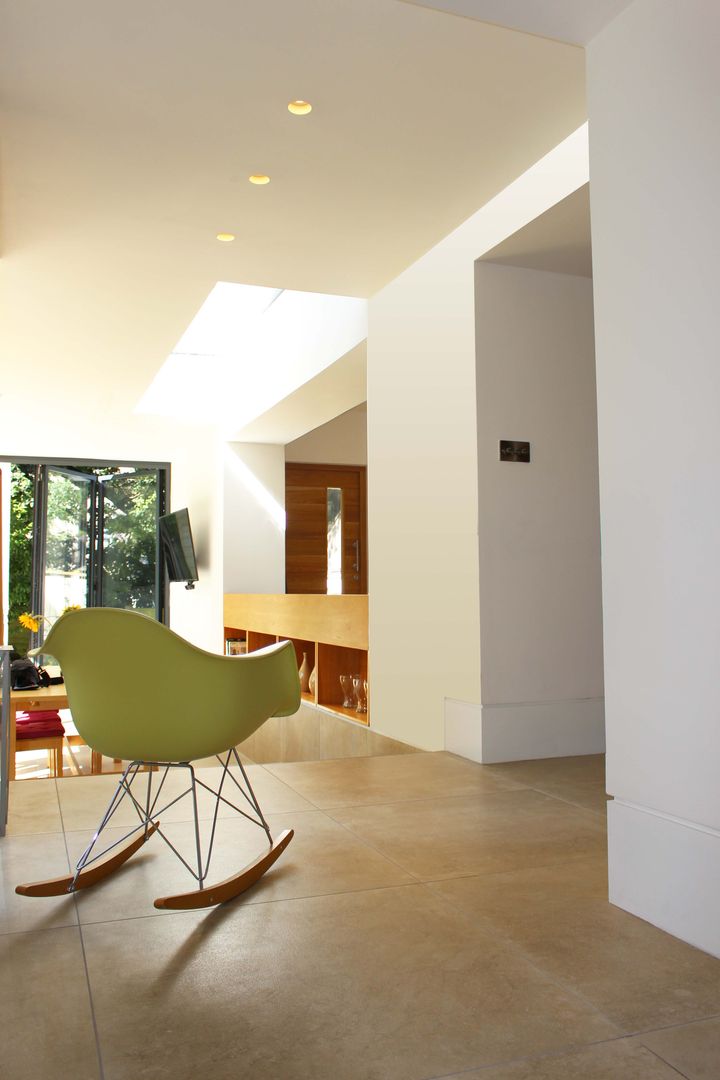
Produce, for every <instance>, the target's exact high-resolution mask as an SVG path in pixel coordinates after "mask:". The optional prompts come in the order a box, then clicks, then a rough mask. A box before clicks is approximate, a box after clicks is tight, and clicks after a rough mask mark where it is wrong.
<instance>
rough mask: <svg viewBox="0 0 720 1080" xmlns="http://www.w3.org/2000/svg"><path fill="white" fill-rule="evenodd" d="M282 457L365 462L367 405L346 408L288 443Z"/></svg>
mask: <svg viewBox="0 0 720 1080" xmlns="http://www.w3.org/2000/svg"><path fill="white" fill-rule="evenodd" d="M285 460H286V461H303V462H311V463H313V464H318V465H367V405H366V404H362V405H357V406H356V407H355V408H354V409H348V411H347V412H344V413H342V414H341V415H340V416H336V417H335V419H334V420H329V421H328V423H327V424H321V425H320V427H316V428H314V429H313V430H312V431H308V433H307V435H302V436H301V437H300V438H299V439H295V440H293V442H290V443H288V444H287V446H286V447H285Z"/></svg>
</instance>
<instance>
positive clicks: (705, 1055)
mask: <svg viewBox="0 0 720 1080" xmlns="http://www.w3.org/2000/svg"><path fill="white" fill-rule="evenodd" d="M634 1041H636V1042H638V1043H640V1044H642V1045H643V1046H647V1047H648V1048H649V1049H650V1050H652V1051H653V1053H655V1054H657V1055H658V1057H661V1058H662V1059H663V1061H666V1062H668V1064H669V1065H672V1066H674V1067H675V1068H676V1069H677V1070H678V1071H679V1072H680V1073H682V1075H683V1076H685V1077H687V1080H718V1077H720V1017H715V1018H714V1019H713V1020H699V1021H698V1022H697V1023H694V1024H683V1026H682V1027H670V1028H665V1029H664V1030H662V1031H650V1032H646V1033H645V1034H643V1035H638V1036H637V1039H636V1040H634Z"/></svg>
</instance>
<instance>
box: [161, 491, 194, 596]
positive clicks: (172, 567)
mask: <svg viewBox="0 0 720 1080" xmlns="http://www.w3.org/2000/svg"><path fill="white" fill-rule="evenodd" d="M158 524H159V526H160V543H161V544H162V549H163V554H164V556H165V565H166V567H167V572H168V577H169V578H170V581H186V582H187V585H186V588H188V589H192V587H193V582H194V581H197V580H198V572H197V561H196V559H195V548H194V546H193V538H192V530H191V528H190V515H189V514H188V512H187V509H184V510H176V511H175V512H174V513H172V514H165V515H164V516H163V517H161V518H159V519H158Z"/></svg>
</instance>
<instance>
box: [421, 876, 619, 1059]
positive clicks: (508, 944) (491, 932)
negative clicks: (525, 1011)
mask: <svg viewBox="0 0 720 1080" xmlns="http://www.w3.org/2000/svg"><path fill="white" fill-rule="evenodd" d="M423 884H424V885H425V888H426V889H429V890H430V893H431V895H434V896H436V897H437V898H438V899H439V900H441V901H442V902H444V903H446V904H448V905H449V906H450V907H452V908H454V909H455V910H456V911H457V912H458V913H459V914H460V915H461V916H462V917H463V918H464V919H465V920H466V921H467V922H468V923H471V925H473V926H476V929H477V928H478V927H477V924H475V923H472V922H471V919H470V916H469V915H468V914H467V912H466V911H464V910H463V908H462V907H461V906H460V905H459V904H457V903H456V902H455V901H454V900H451V899H449V898H448V897H447V896H443V895H442V894H439V893H437V892H435V891H434V890H433V889H431V888H430V885H429V884H426V883H425V882H423ZM485 922H486V925H487V923H488V922H489V920H487V919H486V920H485ZM481 933H484V934H486V935H487V936H488V937H489V938H491V939H492V940H493V941H495V942H496V943H497V944H498V945H500V946H502V947H503V948H506V949H508V950H509V951H510V952H512V953H513V954H514V955H515V956H516V957H518V958H520V959H521V960H523V961H524V962H525V963H526V964H528V966H529V967H531V968H532V969H533V971H536V972H537V973H538V974H539V975H540V976H542V978H544V979H547V981H548V982H550V983H552V985H553V986H555V987H557V989H558V990H561V991H562V992H563V993H564V994H568V995H572V996H573V997H575V998H577V999H578V1000H579V1001H581V1002H582V1003H583V1004H584V1005H585V1006H586V1007H587V1008H588V1009H591V1010H592V1011H593V1012H594V1013H596V1014H597V1015H598V1016H600V1017H602V1019H603V1020H605V1021H607V1023H608V1024H610V1025H612V1027H613V1028H615V1029H616V1030H617V1031H618V1032H619V1034H618V1035H617V1038H625V1037H627V1035H628V1034H629V1033H628V1032H622V1029H621V1028H620V1026H619V1025H618V1024H617V1023H616V1022H615V1021H614V1020H613V1019H612V1018H611V1017H609V1016H608V1015H607V1014H606V1013H604V1012H603V1011H602V1009H600V1008H598V1006H597V1005H595V1003H594V1002H592V1001H590V999H589V998H588V997H586V996H585V994H583V993H582V992H581V991H580V990H577V989H576V988H575V987H574V986H571V985H570V984H569V983H567V982H566V981H565V980H564V979H561V978H559V977H558V976H557V975H553V974H552V972H550V971H546V970H545V969H544V968H542V967H540V966H539V965H538V964H537V963H536V961H535V960H533V959H532V957H530V956H529V955H528V954H527V953H526V952H524V950H523V949H521V948H520V946H519V945H516V944H515V942H514V941H512V940H510V939H509V938H506V937H504V936H503V935H502V934H501V933H500V932H499V931H498V930H496V929H495V927H494V926H493V925H492V923H490V924H489V926H487V929H486V928H485V927H483V929H482V930H481ZM599 1041H600V1042H613V1041H614V1040H613V1039H601V1040H599ZM583 1045H591V1044H583ZM451 1075H452V1074H451Z"/></svg>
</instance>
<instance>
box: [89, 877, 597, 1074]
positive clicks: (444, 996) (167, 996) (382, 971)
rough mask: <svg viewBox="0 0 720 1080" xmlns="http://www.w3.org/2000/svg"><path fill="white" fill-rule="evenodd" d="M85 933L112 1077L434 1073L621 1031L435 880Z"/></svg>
mask: <svg viewBox="0 0 720 1080" xmlns="http://www.w3.org/2000/svg"><path fill="white" fill-rule="evenodd" d="M84 937H85V946H86V953H87V958H88V964H89V972H90V982H91V987H92V994H93V1001H94V1005H95V1014H96V1018H97V1024H98V1034H99V1040H100V1046H101V1050H102V1055H103V1062H104V1069H105V1077H106V1080H125V1078H136V1077H140V1076H141V1077H142V1078H143V1080H160V1078H165V1077H168V1076H172V1077H173V1080H190V1078H192V1080H195V1078H196V1077H198V1076H212V1077H213V1078H215V1080H237V1077H252V1078H253V1080H281V1078H282V1080H300V1078H302V1080H339V1078H342V1080H355V1078H363V1080H384V1078H392V1080H420V1078H426V1077H430V1076H437V1075H442V1074H444V1073H445V1074H447V1073H450V1072H458V1071H460V1070H462V1069H468V1068H478V1067H479V1066H481V1065H483V1064H486V1063H492V1062H494V1061H498V1060H507V1059H508V1058H513V1057H519V1056H523V1055H527V1054H530V1053H542V1052H554V1051H560V1050H562V1049H564V1048H566V1047H568V1048H569V1047H571V1046H572V1045H582V1044H585V1043H588V1042H591V1041H600V1040H605V1039H608V1038H612V1037H614V1036H615V1035H616V1034H617V1032H616V1030H615V1028H614V1027H613V1026H612V1025H611V1024H609V1023H608V1021H607V1020H605V1019H604V1018H603V1017H601V1016H600V1015H599V1014H598V1013H597V1011H596V1010H594V1009H593V1008H592V1007H590V1006H588V1005H587V1004H586V1003H585V1002H584V1001H582V1000H581V999H580V998H579V997H577V996H576V995H574V994H572V993H566V992H565V991H563V990H561V989H559V988H558V987H557V986H556V985H555V984H554V983H553V982H551V981H550V980H547V979H545V978H544V977H543V976H542V975H540V974H538V972H536V971H535V970H534V969H533V968H532V967H531V966H530V965H529V964H526V963H525V962H524V961H523V960H522V959H520V958H518V957H517V956H515V954H514V953H512V952H510V951H508V950H506V949H504V948H502V947H500V946H498V945H497V944H495V943H493V942H492V940H490V939H488V938H487V937H485V936H484V935H482V934H480V933H479V932H478V931H476V930H475V929H474V928H473V927H472V926H470V925H469V924H468V922H467V920H466V919H464V918H463V917H462V916H461V915H460V914H459V913H458V912H456V911H455V910H454V909H453V908H452V907H450V906H449V905H446V904H443V903H441V902H439V901H438V900H437V899H436V898H435V897H433V896H432V894H431V893H430V892H429V890H427V889H426V888H425V887H424V886H422V885H409V886H406V887H403V888H398V889H382V890H379V891H377V892H372V891H371V892H358V893H346V894H343V895H334V896H324V897H313V898H311V899H305V900H286V901H280V902H278V903H271V904H250V905H246V906H233V905H227V906H226V907H224V908H222V909H219V910H215V911H213V912H211V913H210V914H201V913H194V912H193V913H182V914H178V915H175V916H174V917H173V918H166V919H163V918H157V919H152V918H150V919H138V920H132V921H127V922H115V923H104V924H102V925H94V926H89V927H86V928H85V930H84Z"/></svg>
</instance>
